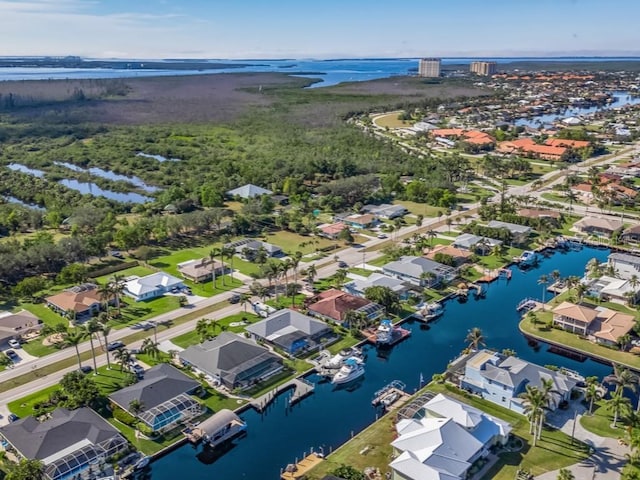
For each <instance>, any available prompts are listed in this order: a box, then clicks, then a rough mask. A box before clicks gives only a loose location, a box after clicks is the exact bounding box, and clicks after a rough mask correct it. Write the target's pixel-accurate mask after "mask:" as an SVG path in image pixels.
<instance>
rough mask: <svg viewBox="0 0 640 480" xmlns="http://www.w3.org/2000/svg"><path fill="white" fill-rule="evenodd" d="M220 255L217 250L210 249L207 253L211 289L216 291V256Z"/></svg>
mask: <svg viewBox="0 0 640 480" xmlns="http://www.w3.org/2000/svg"><path fill="white" fill-rule="evenodd" d="M219 253H220V249H219V248H212V249H211V250H210V251H209V260H211V277H212V279H213V289H214V290H215V289H216V256H217V255H218V254H219Z"/></svg>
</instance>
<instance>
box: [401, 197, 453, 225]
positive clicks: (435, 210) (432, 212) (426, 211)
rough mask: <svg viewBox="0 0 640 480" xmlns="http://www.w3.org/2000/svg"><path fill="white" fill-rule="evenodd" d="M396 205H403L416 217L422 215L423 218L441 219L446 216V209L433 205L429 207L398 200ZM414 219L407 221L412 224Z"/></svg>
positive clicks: (423, 204) (424, 204)
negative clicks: (440, 217)
mask: <svg viewBox="0 0 640 480" xmlns="http://www.w3.org/2000/svg"><path fill="white" fill-rule="evenodd" d="M393 203H394V204H395V205H402V206H403V207H404V208H406V209H407V210H409V212H410V213H412V214H414V215H422V216H423V217H425V218H427V217H439V216H441V215H444V213H445V212H446V210H447V209H446V208H443V207H434V206H433V205H427V204H426V203H417V202H410V201H409V200H396V201H395V202H393ZM411 220H412V219H407V221H408V224H411V223H412V222H411Z"/></svg>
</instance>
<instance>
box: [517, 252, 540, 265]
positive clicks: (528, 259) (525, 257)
mask: <svg viewBox="0 0 640 480" xmlns="http://www.w3.org/2000/svg"><path fill="white" fill-rule="evenodd" d="M537 258H538V254H537V253H536V252H533V251H531V250H525V251H524V252H522V255H520V256H519V257H518V261H519V262H520V263H521V264H523V265H530V264H532V263H534V262H535V261H536V260H537Z"/></svg>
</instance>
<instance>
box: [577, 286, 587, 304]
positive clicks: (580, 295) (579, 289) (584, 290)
mask: <svg viewBox="0 0 640 480" xmlns="http://www.w3.org/2000/svg"><path fill="white" fill-rule="evenodd" d="M587 290H588V288H587V286H586V285H585V284H584V283H582V282H579V283H578V284H577V285H576V297H577V300H578V303H580V302H582V299H583V298H584V294H585V293H587Z"/></svg>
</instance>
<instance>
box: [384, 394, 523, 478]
mask: <svg viewBox="0 0 640 480" xmlns="http://www.w3.org/2000/svg"><path fill="white" fill-rule="evenodd" d="M422 411H423V413H424V416H423V417H422V418H420V419H417V418H410V419H403V420H400V421H399V422H398V423H397V424H396V431H397V433H398V437H397V438H396V439H395V440H394V441H393V442H392V443H391V446H392V447H393V450H394V454H395V455H396V458H395V459H394V460H393V461H392V462H391V463H390V464H389V466H390V467H391V470H392V477H391V478H393V479H394V480H431V479H433V480H458V479H465V478H467V475H468V472H469V470H470V469H471V466H472V465H473V464H474V463H475V462H476V461H478V460H480V459H481V458H483V457H486V456H487V455H488V454H489V449H490V448H491V447H492V446H494V445H498V444H505V443H506V442H507V440H508V437H509V433H510V432H511V425H509V424H508V423H507V422H504V421H502V420H498V419H496V418H494V417H491V416H490V415H487V414H486V413H484V412H482V411H481V410H478V409H477V408H473V407H471V406H470V405H467V404H464V403H462V402H459V401H457V400H454V399H452V398H450V397H447V396H445V395H442V394H438V395H436V396H435V397H434V398H432V399H431V400H429V401H428V402H427V403H426V404H425V405H424V407H423V409H422Z"/></svg>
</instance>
